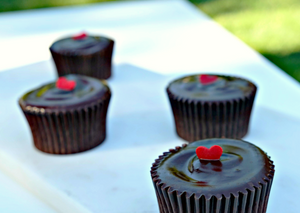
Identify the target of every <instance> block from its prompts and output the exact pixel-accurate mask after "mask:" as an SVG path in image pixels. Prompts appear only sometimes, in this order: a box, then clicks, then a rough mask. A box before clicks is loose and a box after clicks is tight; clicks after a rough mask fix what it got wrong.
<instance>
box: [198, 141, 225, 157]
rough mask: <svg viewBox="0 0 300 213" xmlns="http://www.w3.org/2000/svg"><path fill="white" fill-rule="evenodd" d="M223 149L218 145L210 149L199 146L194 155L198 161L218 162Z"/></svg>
mask: <svg viewBox="0 0 300 213" xmlns="http://www.w3.org/2000/svg"><path fill="white" fill-rule="evenodd" d="M222 152H223V149H222V147H220V146H218V145H213V146H212V147H210V149H208V148H206V147H205V146H199V147H197V149H196V154H197V156H198V158H199V159H200V160H220V157H221V155H222Z"/></svg>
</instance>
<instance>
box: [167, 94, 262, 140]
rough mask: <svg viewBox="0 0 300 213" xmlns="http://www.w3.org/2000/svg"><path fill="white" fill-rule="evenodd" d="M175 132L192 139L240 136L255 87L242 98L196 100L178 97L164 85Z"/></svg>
mask: <svg viewBox="0 0 300 213" xmlns="http://www.w3.org/2000/svg"><path fill="white" fill-rule="evenodd" d="M167 93H168V96H169V100H170V103H171V107H172V111H173V115H174V120H175V126H176V132H177V134H178V136H179V137H181V138H183V139H184V140H186V141H189V142H193V141H197V140H201V139H206V138H233V139H241V138H242V137H244V136H245V135H246V134H247V131H248V125H249V120H250V115H251V111H252V106H253V102H254V98H255V94H256V88H255V89H254V90H253V91H252V92H251V94H250V95H249V96H245V97H244V98H243V99H235V100H228V101H210V102H208V101H198V100H190V99H187V98H180V97H177V96H175V95H174V94H172V93H171V91H170V90H169V89H168V88H167Z"/></svg>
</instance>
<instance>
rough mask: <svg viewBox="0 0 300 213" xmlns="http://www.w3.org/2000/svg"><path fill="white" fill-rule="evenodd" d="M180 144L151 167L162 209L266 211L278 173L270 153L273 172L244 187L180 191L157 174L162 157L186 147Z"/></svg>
mask: <svg viewBox="0 0 300 213" xmlns="http://www.w3.org/2000/svg"><path fill="white" fill-rule="evenodd" d="M186 146H187V145H186V144H184V145H183V146H182V147H179V146H178V147H176V148H175V149H170V150H169V152H164V153H163V155H161V156H159V158H158V159H156V160H155V162H154V163H153V165H152V167H151V171H150V173H151V177H152V181H153V185H154V189H155V193H156V196H157V201H158V206H159V211H160V213H265V212H266V211H267V205H268V200H269V195H270V190H271V186H272V182H273V177H274V172H275V170H274V168H275V166H274V164H273V161H271V160H270V157H269V164H270V167H269V173H268V175H266V176H265V177H264V178H262V179H261V181H259V182H250V183H249V187H248V188H245V189H244V190H243V191H232V192H226V193H222V192H220V193H219V194H209V195H207V194H201V193H197V192H188V191H180V190H177V189H176V188H174V187H172V186H169V185H168V183H164V182H163V181H162V180H161V179H160V177H159V175H158V174H157V168H158V166H159V164H160V162H161V161H163V160H164V159H166V158H168V157H169V155H170V154H171V153H176V152H178V151H179V150H180V149H182V148H184V147H186Z"/></svg>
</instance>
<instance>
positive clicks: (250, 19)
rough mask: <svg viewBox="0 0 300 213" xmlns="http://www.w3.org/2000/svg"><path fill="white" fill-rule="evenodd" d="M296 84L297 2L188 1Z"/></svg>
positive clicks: (299, 74) (299, 53)
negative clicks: (287, 75)
mask: <svg viewBox="0 0 300 213" xmlns="http://www.w3.org/2000/svg"><path fill="white" fill-rule="evenodd" d="M191 1H192V2H193V3H195V5H196V6H197V7H198V8H199V9H201V10H202V11H203V12H205V13H206V14H208V15H209V16H211V17H212V18H213V19H214V20H215V21H216V22H218V23H219V24H221V25H222V26H224V27H225V28H226V29H228V30H229V31H230V32H232V33H233V34H234V35H236V36H237V37H239V38H240V39H241V40H243V41H244V42H245V43H247V44H248V45H249V46H251V47H252V48H253V49H255V50H257V51H258V52H260V53H261V54H262V55H263V56H265V57H266V58H267V59H269V60H270V61H272V62H273V63H274V64H276V65H277V66H278V67H280V68H281V69H282V70H284V71H285V72H286V73H288V74H289V75H291V76H292V77H294V78H295V79H296V80H298V81H299V82H300V1H299V0H284V1H282V0H263V1H262V0H191Z"/></svg>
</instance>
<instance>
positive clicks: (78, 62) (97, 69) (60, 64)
mask: <svg viewBox="0 0 300 213" xmlns="http://www.w3.org/2000/svg"><path fill="white" fill-rule="evenodd" d="M113 47H114V41H113V40H110V41H109V45H108V46H107V47H106V48H105V49H102V50H101V51H99V52H96V53H94V54H91V55H79V54H67V53H63V54H62V53H58V52H54V51H52V50H51V49H50V51H51V54H52V57H53V60H54V62H55V65H56V69H57V73H58V75H59V76H63V75H67V74H80V75H86V76H91V77H94V78H98V79H107V78H109V77H110V76H111V63H112V62H111V61H112V53H113Z"/></svg>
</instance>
